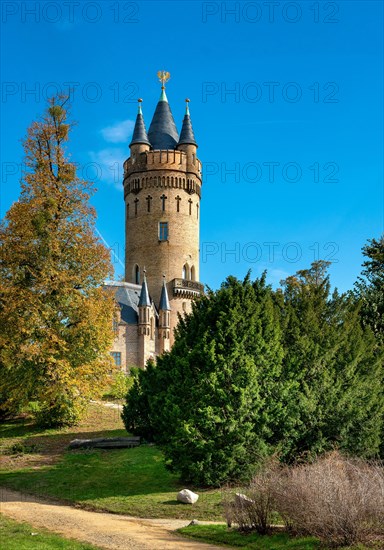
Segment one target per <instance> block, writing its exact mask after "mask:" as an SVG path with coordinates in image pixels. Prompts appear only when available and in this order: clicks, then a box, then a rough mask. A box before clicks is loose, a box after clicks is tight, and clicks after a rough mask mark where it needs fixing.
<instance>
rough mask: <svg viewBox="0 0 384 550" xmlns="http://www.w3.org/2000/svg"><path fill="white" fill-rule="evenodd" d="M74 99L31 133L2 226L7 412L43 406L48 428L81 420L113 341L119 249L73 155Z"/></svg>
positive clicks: (1, 351) (0, 341)
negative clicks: (110, 285)
mask: <svg viewBox="0 0 384 550" xmlns="http://www.w3.org/2000/svg"><path fill="white" fill-rule="evenodd" d="M66 102H67V98H63V97H59V98H55V99H53V100H51V101H50V102H49V107H48V109H47V110H46V112H45V114H44V116H43V118H42V120H40V121H37V122H34V123H33V124H32V125H31V127H30V128H29V130H28V135H27V138H26V139H25V141H24V149H25V166H26V170H25V172H24V174H23V180H22V192H21V196H20V198H19V200H18V201H17V202H15V203H14V204H13V205H12V207H11V208H10V210H9V212H8V213H7V215H6V217H5V219H4V221H3V222H2V223H1V224H0V240H1V252H0V260H1V261H0V326H1V330H0V402H1V405H0V408H1V409H2V410H3V411H9V412H16V411H17V410H19V409H20V408H23V407H24V406H26V405H27V404H28V402H30V401H37V402H39V404H40V409H39V411H38V418H39V421H41V422H42V423H44V424H45V425H67V424H73V423H75V422H76V421H77V420H78V418H79V416H80V415H81V412H82V408H83V407H82V404H83V401H84V400H86V399H87V398H88V399H89V397H90V396H96V395H97V393H98V392H100V391H101V390H102V386H103V384H104V383H105V381H106V378H107V374H108V371H109V370H110V365H111V360H110V357H109V354H108V349H109V346H110V344H111V342H112V340H113V332H112V317H113V312H114V302H113V298H112V296H109V295H107V293H106V292H104V291H103V289H102V288H101V285H102V283H103V281H104V280H105V278H107V277H108V276H109V275H110V273H111V263H110V258H109V252H108V250H106V248H105V247H104V245H103V244H102V243H100V242H99V240H98V238H97V237H96V236H95V233H94V224H95V212H94V210H93V208H92V207H91V206H90V205H89V199H90V196H91V195H92V193H93V191H94V190H93V188H92V185H91V184H90V183H89V182H86V181H83V180H81V179H80V178H78V177H77V175H76V168H75V165H74V164H73V163H72V162H71V161H70V160H69V159H68V157H67V153H66V149H65V143H66V142H67V141H68V139H69V130H70V129H71V126H72V125H71V123H69V122H68V112H67V110H66V108H65V107H64V105H65V104H66Z"/></svg>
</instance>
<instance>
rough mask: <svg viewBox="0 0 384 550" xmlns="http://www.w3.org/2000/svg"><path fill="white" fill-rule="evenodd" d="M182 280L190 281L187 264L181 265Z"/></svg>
mask: <svg viewBox="0 0 384 550" xmlns="http://www.w3.org/2000/svg"><path fill="white" fill-rule="evenodd" d="M183 279H186V280H189V279H190V271H189V265H188V264H184V265H183Z"/></svg>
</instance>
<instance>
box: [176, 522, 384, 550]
mask: <svg viewBox="0 0 384 550" xmlns="http://www.w3.org/2000/svg"><path fill="white" fill-rule="evenodd" d="M178 533H180V534H181V535H184V536H187V537H191V538H193V539H198V540H201V541H204V542H209V543H214V544H218V545H224V546H232V547H235V548H243V549H244V550H283V549H284V550H285V549H288V550H289V549H294V550H320V549H324V548H327V547H326V546H324V545H321V543H320V541H319V540H318V539H316V538H314V537H290V536H289V535H288V534H287V533H283V532H281V533H275V534H272V535H269V536H263V535H258V534H257V533H247V534H244V533H240V532H239V531H236V530H235V529H228V527H226V526H225V525H189V526H188V527H183V528H182V529H178ZM380 544H381V543H379V542H378V544H377V546H375V545H373V546H370V547H369V548H376V549H377V550H379V549H380V548H382V546H380ZM367 549H368V547H367V546H364V545H362V544H358V545H356V546H349V547H343V550H367Z"/></svg>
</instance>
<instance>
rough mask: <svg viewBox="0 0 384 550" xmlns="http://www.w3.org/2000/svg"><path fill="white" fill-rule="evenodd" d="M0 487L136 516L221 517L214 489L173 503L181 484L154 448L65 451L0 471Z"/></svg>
mask: <svg viewBox="0 0 384 550" xmlns="http://www.w3.org/2000/svg"><path fill="white" fill-rule="evenodd" d="M0 485H3V486H5V487H9V488H12V489H16V490H19V491H24V492H26V493H32V494H38V495H41V496H48V497H52V498H57V499H60V500H64V501H70V502H76V503H79V504H81V505H82V506H84V507H88V508H92V509H99V510H107V511H110V512H115V513H122V514H128V515H133V516H139V517H157V518H172V517H173V518H180V519H184V518H185V519H192V517H196V518H198V519H205V520H211V519H212V520H221V519H222V514H221V511H222V508H221V493H220V491H199V494H200V498H199V501H198V502H197V503H196V504H195V505H193V507H192V506H190V505H185V504H181V503H179V502H177V501H176V495H177V492H178V491H179V490H180V488H181V485H180V484H179V483H178V479H177V477H176V476H175V475H173V474H172V473H170V472H169V471H168V470H167V469H166V468H165V464H164V458H163V455H162V453H161V452H160V451H159V449H158V448H157V447H155V446H149V445H142V446H140V447H136V448H133V449H116V450H109V451H101V450H100V451H95V450H93V451H77V452H74V451H69V452H66V453H64V455H63V457H62V459H61V460H60V461H59V462H58V463H56V464H54V465H50V466H43V467H40V468H37V469H32V468H24V469H21V470H8V471H2V472H0Z"/></svg>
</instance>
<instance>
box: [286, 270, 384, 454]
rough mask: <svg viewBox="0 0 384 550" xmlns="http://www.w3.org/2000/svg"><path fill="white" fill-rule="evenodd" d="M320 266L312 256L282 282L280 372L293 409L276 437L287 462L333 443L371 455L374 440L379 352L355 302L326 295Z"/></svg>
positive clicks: (383, 405) (379, 405) (382, 405)
mask: <svg viewBox="0 0 384 550" xmlns="http://www.w3.org/2000/svg"><path fill="white" fill-rule="evenodd" d="M327 267H328V265H327V262H323V261H319V262H314V263H313V264H312V266H311V268H310V269H308V270H302V271H299V272H298V273H297V274H296V275H294V276H292V277H289V278H288V279H286V280H285V281H284V304H283V305H282V309H281V315H282V325H283V334H284V349H285V357H284V376H285V377H287V378H288V380H290V381H291V382H292V385H291V398H292V400H291V406H292V407H293V409H292V414H291V415H290V419H291V424H289V425H287V426H285V433H284V434H281V436H280V438H281V439H282V438H283V436H284V441H285V444H284V446H283V447H282V448H281V450H282V454H283V456H284V457H285V459H286V460H288V461H289V460H294V459H296V458H297V457H298V456H300V455H303V454H305V453H310V454H311V453H312V454H313V453H321V452H324V451H326V450H329V449H331V448H333V447H335V446H336V447H338V448H340V449H342V450H345V451H347V452H350V453H352V454H355V455H359V456H375V455H376V454H377V453H378V449H379V445H380V429H381V425H382V420H383V419H382V415H383V411H384V400H383V399H384V396H383V388H382V383H383V370H382V364H383V354H378V353H376V352H375V339H374V336H373V334H372V331H371V330H370V328H369V327H365V328H362V326H361V323H360V319H359V304H356V301H355V300H353V299H352V298H351V297H350V296H348V295H341V296H340V295H339V294H338V293H337V291H335V292H334V293H333V294H332V295H331V294H330V281H329V276H328V274H327ZM280 305H281V301H280Z"/></svg>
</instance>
